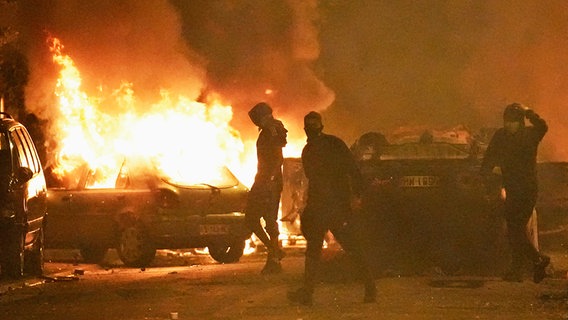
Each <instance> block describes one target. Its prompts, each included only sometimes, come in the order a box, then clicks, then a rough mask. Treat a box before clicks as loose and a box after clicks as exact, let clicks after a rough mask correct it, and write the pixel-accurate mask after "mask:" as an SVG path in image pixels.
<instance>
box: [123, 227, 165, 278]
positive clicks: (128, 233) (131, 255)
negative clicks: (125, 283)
mask: <svg viewBox="0 0 568 320" xmlns="http://www.w3.org/2000/svg"><path fill="white" fill-rule="evenodd" d="M117 251H118V256H119V257H120V260H122V262H123V263H124V264H125V265H126V266H127V267H136V268H143V267H146V266H147V265H148V264H150V262H152V260H154V257H155V255H156V249H155V248H154V246H153V245H152V244H151V242H150V239H149V237H148V235H147V233H146V231H145V229H144V228H143V227H142V226H141V225H133V226H128V227H126V228H124V229H123V230H122V232H121V234H120V239H119V244H118V248H117Z"/></svg>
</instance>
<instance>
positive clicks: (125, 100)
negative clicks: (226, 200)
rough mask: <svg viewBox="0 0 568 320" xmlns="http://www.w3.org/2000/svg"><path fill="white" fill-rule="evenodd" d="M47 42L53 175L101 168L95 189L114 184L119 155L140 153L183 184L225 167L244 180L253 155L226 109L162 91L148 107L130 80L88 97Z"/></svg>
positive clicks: (54, 43) (53, 43) (56, 45)
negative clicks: (53, 80)
mask: <svg viewBox="0 0 568 320" xmlns="http://www.w3.org/2000/svg"><path fill="white" fill-rule="evenodd" d="M49 43H50V50H51V52H52V54H53V61H54V62H55V63H56V64H57V65H58V66H60V68H61V70H60V73H59V79H58V81H57V84H56V90H55V94H56V96H57V98H58V107H59V110H58V111H59V115H58V116H57V117H56V118H55V119H54V126H53V128H55V130H56V132H55V133H54V138H55V140H56V141H57V146H56V149H55V150H54V154H55V162H56V167H55V168H54V173H55V174H56V175H58V176H59V177H62V176H66V175H72V174H73V172H74V171H75V170H76V169H78V168H80V167H81V166H84V165H88V166H89V167H91V168H96V169H97V170H102V172H104V173H105V174H103V175H102V178H101V180H100V181H98V182H99V184H100V187H112V186H114V178H115V177H116V173H117V172H118V170H119V169H120V165H121V164H122V162H123V161H124V159H129V161H130V159H142V158H143V159H146V160H150V161H151V162H152V163H154V165H155V166H156V167H157V168H158V169H159V170H160V171H161V173H162V174H165V175H167V176H169V177H175V178H176V180H178V181H183V182H186V183H192V182H196V183H197V182H207V181H211V179H214V178H215V176H216V175H217V173H218V172H219V170H218V168H219V167H220V166H223V165H226V166H228V167H229V168H230V169H231V170H232V171H233V172H234V173H235V174H236V175H237V176H238V177H239V178H240V179H241V180H244V182H245V183H246V181H250V178H248V177H250V176H251V175H252V174H251V173H250V172H251V170H254V169H255V168H254V166H251V165H250V164H248V165H246V164H245V165H243V162H245V163H250V159H251V157H250V156H248V157H247V156H246V155H245V154H244V150H245V144H244V143H243V141H242V139H241V137H240V134H239V132H238V131H237V130H235V129H234V128H232V127H231V126H230V124H229V123H230V121H231V119H232V117H233V111H232V107H231V106H227V105H222V104H220V103H218V102H215V101H214V102H212V103H208V104H205V103H201V102H196V101H192V100H191V99H189V98H187V97H184V96H183V95H177V96H174V95H173V94H171V93H169V92H167V91H162V92H161V93H160V98H161V100H160V101H159V102H158V103H156V104H154V105H150V106H147V105H143V104H142V103H140V102H139V101H137V98H136V95H135V92H134V89H133V88H134V85H133V84H131V83H128V82H125V83H123V85H122V86H121V88H118V89H117V90H115V91H114V92H112V94H110V95H109V96H102V97H96V98H95V97H90V96H89V95H87V93H85V92H84V91H83V90H82V88H81V84H82V79H81V74H80V72H79V70H78V68H77V67H76V66H75V64H74V62H73V60H72V59H71V57H69V56H68V55H65V54H63V46H62V45H61V43H60V41H59V40H58V39H56V38H50V39H49ZM103 107H104V108H103ZM103 109H104V110H113V111H112V114H110V113H105V112H103V111H102V110H103ZM142 109H144V110H146V111H145V112H140V111H139V110H142ZM242 159H244V160H242ZM247 159H248V160H247Z"/></svg>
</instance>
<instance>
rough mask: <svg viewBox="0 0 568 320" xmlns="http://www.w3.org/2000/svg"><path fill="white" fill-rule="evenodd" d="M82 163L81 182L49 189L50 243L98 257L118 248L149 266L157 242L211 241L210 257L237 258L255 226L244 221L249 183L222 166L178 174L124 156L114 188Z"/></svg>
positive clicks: (130, 262) (165, 245) (196, 244)
mask: <svg viewBox="0 0 568 320" xmlns="http://www.w3.org/2000/svg"><path fill="white" fill-rule="evenodd" d="M99 174H100V172H98V171H97V170H92V169H85V170H83V173H82V174H81V175H80V179H78V180H77V183H76V185H74V186H71V187H69V188H49V189H48V210H49V213H50V224H49V228H48V229H47V231H46V246H47V247H49V248H78V249H80V252H81V255H82V256H83V258H84V259H85V260H86V261H88V262H100V261H101V260H102V258H103V257H104V255H105V253H106V251H107V249H108V248H116V249H117V251H118V254H119V257H120V259H121V260H122V261H123V263H124V264H125V265H127V266H132V267H144V266H147V265H148V264H149V263H150V262H151V261H152V260H153V258H154V256H155V253H156V250H157V249H183V248H200V247H207V248H208V249H209V254H210V255H211V257H212V258H213V259H215V260H216V261H218V262H222V263H231V262H237V261H238V260H239V259H240V257H241V256H242V255H243V251H244V248H245V244H246V240H247V239H248V238H249V237H250V235H251V232H250V231H249V230H248V228H247V227H246V226H245V223H244V213H243V212H244V208H245V203H246V197H247V193H248V189H247V188H246V187H245V186H244V185H243V184H242V183H241V182H240V181H239V180H238V179H237V178H236V177H235V176H234V175H233V174H232V173H231V172H230V171H229V169H227V168H221V169H220V170H219V172H218V174H217V176H215V177H211V179H210V180H209V181H203V182H200V183H197V184H196V183H190V184H188V183H184V182H182V181H175V180H173V179H172V178H169V177H167V176H165V175H163V174H161V173H160V171H159V170H156V168H155V167H154V166H152V165H150V164H145V165H142V166H139V165H136V166H135V165H133V164H128V163H127V162H125V163H124V164H123V165H122V167H121V169H120V172H118V174H117V175H115V177H116V179H115V185H114V187H112V188H108V187H107V188H100V187H97V186H96V182H97V176H98V175H99Z"/></svg>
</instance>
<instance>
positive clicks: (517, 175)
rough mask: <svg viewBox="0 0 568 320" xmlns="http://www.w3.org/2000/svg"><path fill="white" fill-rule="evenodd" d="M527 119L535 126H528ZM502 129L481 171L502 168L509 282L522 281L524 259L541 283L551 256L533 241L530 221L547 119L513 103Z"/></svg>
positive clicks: (495, 138)
mask: <svg viewBox="0 0 568 320" xmlns="http://www.w3.org/2000/svg"><path fill="white" fill-rule="evenodd" d="M525 118H527V119H528V120H529V122H530V123H531V124H532V126H525ZM503 122H504V125H503V128H500V129H498V130H497V131H496V132H495V134H494V135H493V137H492V138H491V141H490V142H489V145H488V147H487V150H486V152H485V155H484V158H483V162H482V165H481V174H482V175H483V176H484V177H486V178H487V180H486V181H489V177H490V175H491V174H492V172H493V170H494V168H496V167H499V168H500V169H501V173H502V179H503V188H504V189H505V193H506V196H505V203H504V210H505V219H506V222H507V231H508V238H509V243H510V246H511V254H512V260H511V267H510V269H509V271H508V272H507V273H506V274H505V275H504V277H503V279H504V280H506V281H517V282H520V281H522V267H523V261H524V260H523V259H525V258H528V259H530V261H532V263H533V281H534V282H535V283H539V282H541V281H542V280H543V279H544V277H545V276H546V270H545V268H546V267H547V266H548V265H549V264H550V258H549V257H548V256H546V255H543V254H541V253H540V252H539V250H538V249H537V248H536V247H535V246H534V245H533V244H532V242H531V241H530V239H529V236H528V235H527V223H528V221H529V219H530V217H531V215H532V213H533V209H534V206H535V204H536V200H537V193H538V185H537V173H536V155H537V149H538V145H539V143H540V141H541V140H542V138H543V137H544V135H545V134H546V132H547V131H548V126H547V124H546V122H545V121H544V120H543V119H541V118H540V116H539V115H538V114H536V113H535V112H534V111H533V110H531V109H529V108H527V107H525V106H523V105H521V104H519V103H513V104H510V105H508V106H507V107H506V108H505V112H504V114H503Z"/></svg>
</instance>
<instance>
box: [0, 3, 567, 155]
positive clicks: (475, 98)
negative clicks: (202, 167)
mask: <svg viewBox="0 0 568 320" xmlns="http://www.w3.org/2000/svg"><path fill="white" fill-rule="evenodd" d="M0 5H1V6H4V7H6V6H8V7H9V8H8V9H9V10H4V15H6V14H8V12H9V14H10V17H9V18H7V19H3V20H1V21H8V22H7V23H13V24H17V25H18V29H19V30H20V32H21V36H20V39H19V40H18V42H19V43H18V45H19V46H21V47H22V48H23V49H24V50H25V51H26V53H27V55H28V56H29V58H30V65H31V66H32V81H31V83H30V88H29V90H28V91H29V94H28V104H29V105H31V106H32V107H35V108H37V109H38V110H39V109H41V110H44V111H45V110H49V104H50V103H49V97H50V93H51V92H52V91H50V88H49V87H50V86H53V72H54V71H53V70H52V68H53V67H52V66H50V60H49V58H48V53H47V49H46V47H45V37H46V33H45V32H46V31H48V32H50V33H51V34H53V35H54V36H57V37H59V38H61V40H62V41H63V43H64V45H65V50H66V53H67V54H69V55H71V56H72V57H73V59H74V60H75V61H76V63H77V65H78V67H79V69H80V70H81V72H82V73H83V76H84V78H85V87H86V90H94V88H96V87H97V86H103V87H108V88H109V89H110V88H116V87H118V86H119V85H120V82H121V81H122V80H127V81H131V82H132V83H134V89H135V91H136V92H137V94H139V95H140V96H141V97H140V99H141V100H147V101H151V100H152V99H157V97H158V95H159V94H158V93H159V89H160V88H167V89H170V90H172V91H173V92H179V93H181V94H184V95H187V96H189V97H192V98H194V99H201V100H206V99H207V98H211V97H217V98H219V99H220V100H222V101H223V102H225V103H230V104H232V105H233V106H234V109H235V116H234V126H235V127H236V128H237V129H239V130H240V131H241V133H242V134H243V137H245V138H247V137H252V136H254V134H255V130H254V128H253V127H252V126H251V124H250V123H249V122H248V119H247V118H246V112H247V111H248V109H250V107H251V106H252V105H253V104H254V103H256V102H258V101H260V100H266V101H268V102H269V103H271V104H272V106H273V107H274V109H275V114H276V115H277V116H278V117H281V118H282V119H283V120H284V121H285V122H286V124H287V126H288V127H289V129H290V134H291V136H293V137H294V136H296V137H301V136H302V135H303V132H302V131H301V126H302V124H301V121H302V117H303V115H304V114H305V113H307V111H309V110H319V111H322V113H323V115H324V122H325V126H326V131H328V132H330V133H333V134H336V135H338V136H340V137H342V138H344V139H345V140H346V142H348V143H351V142H353V141H354V139H355V138H357V137H358V136H360V135H361V134H362V133H364V132H367V131H371V130H378V131H384V132H389V131H391V130H393V129H395V128H398V127H400V126H429V127H433V128H451V127H454V126H457V125H460V124H463V125H467V126H469V127H471V128H472V129H477V128H479V127H481V126H499V125H500V124H501V114H502V110H503V108H504V107H505V105H507V104H509V103H511V102H521V103H525V104H527V105H529V106H531V107H533V108H534V109H535V110H536V111H537V112H539V113H540V114H541V115H542V116H543V117H544V118H545V119H547V120H548V121H549V124H550V131H549V134H548V135H547V136H546V137H545V139H544V141H543V146H542V148H541V158H543V159H545V160H568V150H567V148H566V147H565V146H564V145H565V143H563V142H564V141H565V136H566V135H567V134H568V130H567V127H568V123H567V120H566V118H567V117H566V113H568V111H566V110H567V108H566V103H565V101H566V96H567V95H568V77H567V75H568V64H567V63H566V60H567V59H568V2H566V1H564V0H549V1H545V2H543V1H537V0H509V1H505V0H501V1H499V0H486V1H484V0H470V1H468V0H462V1H450V0H447V1H442V0H440V1H410V0H398V1H379V0H357V1H339V0H321V1H316V0H310V1H294V0H288V1H274V0H249V1H237V0H217V1H207V0H193V1H182V0H172V1H165V0H161V1H135V0H129V1H110V0H108V1H79V0H75V1H71V0H60V1H54V0H47V1H40V0H33V1H17V4H13V3H10V4H3V5H2V4H0ZM0 11H2V10H0ZM1 15H2V14H0V16H1ZM267 89H270V90H271V92H270V93H268V94H267V93H266V92H267V91H266V90H267ZM45 114H46V113H45V112H44V115H45Z"/></svg>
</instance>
